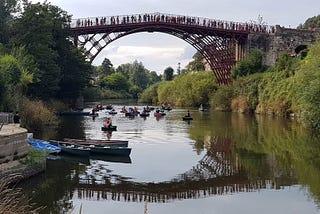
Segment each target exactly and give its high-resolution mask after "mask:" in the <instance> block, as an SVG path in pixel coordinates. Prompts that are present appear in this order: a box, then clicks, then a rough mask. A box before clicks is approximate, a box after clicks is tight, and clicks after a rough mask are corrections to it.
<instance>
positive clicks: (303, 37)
mask: <svg viewBox="0 0 320 214" xmlns="http://www.w3.org/2000/svg"><path fill="white" fill-rule="evenodd" d="M319 36H320V32H319V31H316V30H297V29H290V28H283V27H280V26H279V25H277V26H276V31H275V33H274V34H262V33H261V34H250V35H249V37H248V46H247V47H248V50H252V49H260V50H262V51H263V52H265V53H266V56H265V62H264V63H265V64H266V65H273V64H274V63H275V62H276V60H277V59H278V57H279V54H280V53H281V52H288V53H290V54H291V55H292V56H297V55H299V54H300V52H301V51H302V50H304V49H307V48H308V46H309V45H310V44H311V43H313V42H315V41H316V40H317V38H319Z"/></svg>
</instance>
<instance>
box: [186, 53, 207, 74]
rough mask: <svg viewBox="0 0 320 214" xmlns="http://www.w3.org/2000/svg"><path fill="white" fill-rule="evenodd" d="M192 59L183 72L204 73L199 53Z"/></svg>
mask: <svg viewBox="0 0 320 214" xmlns="http://www.w3.org/2000/svg"><path fill="white" fill-rule="evenodd" d="M192 58H193V60H192V61H191V62H189V63H188V65H187V66H186V71H185V72H191V71H204V70H205V64H204V58H203V56H202V55H201V54H200V53H199V52H196V53H195V54H194V55H193V57H192ZM182 73H184V72H182Z"/></svg>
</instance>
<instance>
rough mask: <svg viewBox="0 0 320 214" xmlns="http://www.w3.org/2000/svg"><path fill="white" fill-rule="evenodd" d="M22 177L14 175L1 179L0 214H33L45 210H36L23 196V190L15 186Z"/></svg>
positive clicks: (39, 208)
mask: <svg viewBox="0 0 320 214" xmlns="http://www.w3.org/2000/svg"><path fill="white" fill-rule="evenodd" d="M21 177H22V176H21V175H19V174H12V175H9V176H5V177H3V178H1V179H0V214H11V213H30V214H33V213H39V212H40V211H41V210H42V209H43V207H38V208H34V207H35V204H33V203H31V202H30V199H27V198H26V197H25V196H24V195H23V193H22V189H21V188H17V187H16V186H15V185H14V183H16V181H17V180H20V179H21Z"/></svg>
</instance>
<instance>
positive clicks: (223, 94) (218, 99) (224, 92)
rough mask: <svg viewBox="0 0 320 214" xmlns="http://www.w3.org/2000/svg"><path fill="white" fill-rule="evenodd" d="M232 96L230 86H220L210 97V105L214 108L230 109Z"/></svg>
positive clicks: (220, 109)
mask: <svg viewBox="0 0 320 214" xmlns="http://www.w3.org/2000/svg"><path fill="white" fill-rule="evenodd" d="M232 98H233V88H232V86H221V87H219V88H218V90H217V91H216V93H215V94H214V95H213V96H212V97H211V100H210V105H211V107H212V108H214V109H215V110H219V111H231V100H232Z"/></svg>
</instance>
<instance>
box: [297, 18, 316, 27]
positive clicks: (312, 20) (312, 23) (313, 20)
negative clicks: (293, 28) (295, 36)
mask: <svg viewBox="0 0 320 214" xmlns="http://www.w3.org/2000/svg"><path fill="white" fill-rule="evenodd" d="M298 28H299V29H309V28H320V15H317V16H314V17H311V18H309V19H307V20H306V21H305V22H304V24H301V25H299V26H298Z"/></svg>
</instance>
